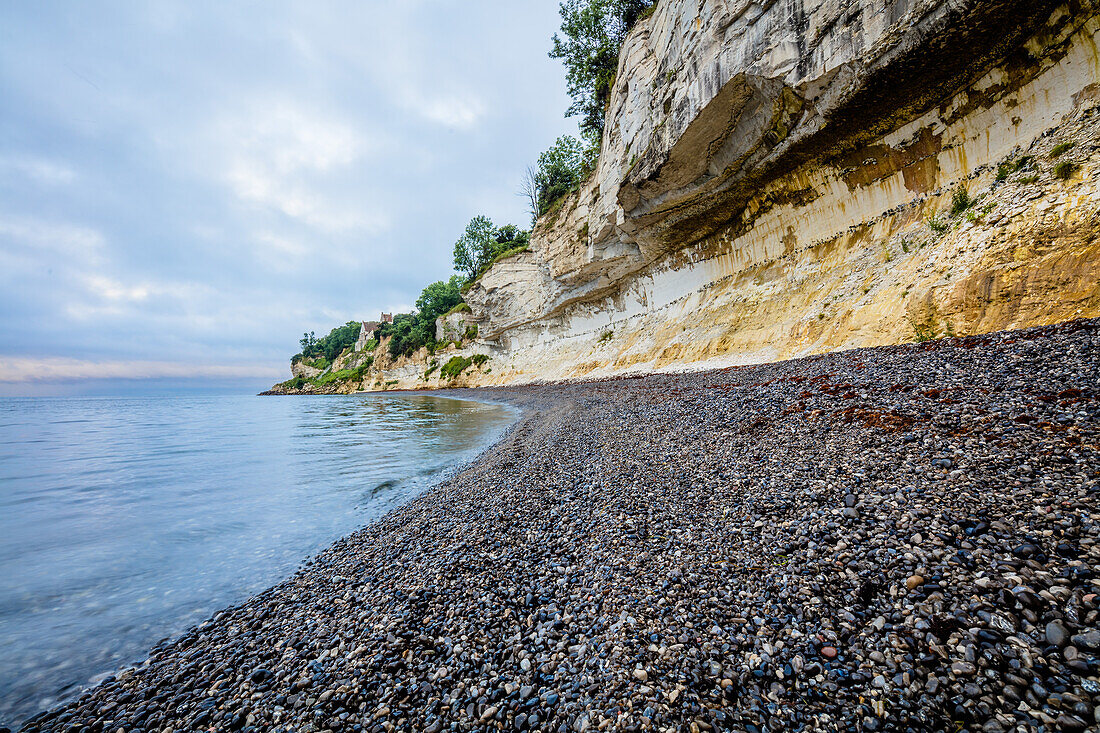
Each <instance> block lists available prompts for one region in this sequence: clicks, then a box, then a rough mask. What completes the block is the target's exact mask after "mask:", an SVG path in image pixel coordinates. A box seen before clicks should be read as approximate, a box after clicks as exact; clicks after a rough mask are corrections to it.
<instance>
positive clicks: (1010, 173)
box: [466, 0, 1100, 383]
mask: <svg viewBox="0 0 1100 733" xmlns="http://www.w3.org/2000/svg"><path fill="white" fill-rule="evenodd" d="M1098 37H1100V23H1098V4H1097V3H1096V2H1094V0H1082V1H1080V2H1072V3H1058V2H1040V1H1038V0H1032V1H1029V0H1012V1H1006V0H987V1H984V2H983V1H978V0H893V1H890V0H887V1H886V2H883V0H860V1H857V2H847V3H839V2H812V1H811V0H793V1H792V2H749V1H748V0H707V1H706V2H701V1H700V0H661V2H659V4H658V6H657V9H656V11H655V13H654V14H653V16H652V17H651V18H649V19H648V20H646V21H643V22H642V23H641V24H640V25H639V27H638V28H636V29H635V30H634V31H633V32H632V33H631V35H630V37H629V38H628V40H627V42H626V44H625V46H624V48H623V51H622V54H621V57H620V66H619V73H618V76H617V82H616V87H615V89H614V91H613V96H612V99H611V104H610V108H609V111H608V123H607V129H606V131H605V136H604V147H603V151H602V153H601V156H600V160H599V164H598V167H597V170H596V171H595V172H594V174H593V176H592V177H591V178H590V179H589V180H588V181H587V182H586V184H585V185H584V186H583V187H582V188H581V190H580V191H578V192H577V193H575V194H573V195H571V196H570V197H568V198H567V199H566V200H565V201H564V202H563V204H562V206H560V207H559V208H558V209H557V210H555V211H554V212H553V213H551V214H549V215H547V216H546V217H544V218H543V220H541V221H540V222H539V224H538V226H537V228H536V230H535V232H534V235H533V237H532V241H531V247H530V250H529V251H528V252H525V253H522V254H520V255H518V256H516V257H512V258H510V259H508V260H505V261H503V262H501V263H499V264H498V265H496V266H494V267H493V268H492V269H491V270H490V271H489V272H488V273H486V274H485V275H484V276H483V277H482V278H481V280H480V281H479V282H478V283H477V284H476V285H475V286H474V287H473V288H472V289H471V290H470V292H469V293H468V294H467V296H466V300H467V302H468V303H469V304H470V306H471V307H472V309H473V318H474V319H475V320H476V321H477V324H478V334H479V335H478V341H479V343H480V344H481V345H482V346H483V347H484V348H486V349H489V350H491V353H492V358H493V363H494V364H495V365H496V366H495V368H494V369H493V371H492V374H491V375H489V376H486V378H485V380H484V381H485V383H488V382H490V381H491V382H509V381H523V380H529V379H558V378H569V377H580V376H586V375H601V374H608V373H613V372H616V371H621V370H624V369H629V368H637V369H652V368H662V367H677V366H680V365H688V364H692V363H697V362H708V363H747V362H753V361H762V360H769V359H776V358H786V357H791V356H797V355H800V354H806V353H812V352H819V351H825V350H830V349H836V348H844V347H851V346H862V345H876V344H882V343H891V342H900V341H907V340H913V339H916V338H927V337H930V336H936V335H945V334H960V335H961V334H966V333H973V332H985V331H990V330H996V329H1001V328H1010V327H1015V326H1024V325H1031V324H1038V323H1050V322H1054V321H1059V320H1065V319H1067V318H1072V317H1075V316H1096V315H1100V290H1098V285H1097V283H1098V282H1100V264H1098V263H1100V249H1098V244H1097V242H1098V240H1097V233H1098V226H1100V225H1098V221H1100V191H1098V190H1097V184H1096V183H1095V182H1094V181H1093V178H1094V171H1095V167H1096V150H1097V141H1098V137H1100V131H1098V124H1100V123H1097V121H1096V116H1097V105H1098V101H1100V53H1098V51H1097V39H1098ZM1065 146H1072V147H1069V148H1068V149H1066V148H1065ZM1029 156H1030V157H1029ZM960 186H961V187H962V189H963V191H964V193H958V190H959V187H960ZM952 210H953V213H952Z"/></svg>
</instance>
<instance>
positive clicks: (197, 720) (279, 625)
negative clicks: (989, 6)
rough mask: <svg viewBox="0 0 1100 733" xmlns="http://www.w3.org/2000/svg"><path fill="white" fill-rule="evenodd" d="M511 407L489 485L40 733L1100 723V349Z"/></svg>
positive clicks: (417, 504) (83, 702)
mask: <svg viewBox="0 0 1100 733" xmlns="http://www.w3.org/2000/svg"><path fill="white" fill-rule="evenodd" d="M482 394H484V396H485V397H487V398H491V399H496V400H505V401H509V402H513V403H515V404H519V405H522V406H523V407H525V408H526V412H525V415H524V417H523V418H522V419H521V420H520V422H519V423H517V425H516V426H515V427H514V428H513V430H512V431H511V432H510V433H509V434H508V435H507V436H506V438H505V439H504V440H503V441H502V442H501V443H500V444H498V445H497V446H496V447H495V448H493V449H492V450H490V451H489V452H488V453H487V454H485V455H484V456H483V457H482V458H481V459H480V460H479V461H478V462H477V463H476V464H475V465H473V466H472V467H471V468H470V469H468V470H467V471H465V472H464V473H462V474H460V475H458V476H457V477H456V478H455V479H453V480H452V481H451V482H449V483H447V484H444V485H443V486H440V487H438V488H437V489H434V490H432V491H430V492H429V493H427V494H426V495H424V496H423V497H421V498H419V499H417V500H416V501H413V502H412V503H410V504H409V505H407V506H406V507H404V508H402V509H400V510H398V511H395V512H394V513H392V514H390V515H389V516H387V517H386V518H385V519H383V520H382V521H380V522H378V523H376V524H372V525H370V526H368V527H366V528H365V529H363V530H361V531H360V532H358V533H357V534H355V535H352V536H351V537H349V538H347V539H345V540H342V541H340V542H338V543H336V544H335V545H334V546H333V547H332V548H331V549H329V550H327V551H326V552H324V553H322V554H321V555H320V556H319V557H318V558H316V560H315V561H314V562H313V563H312V564H310V565H309V566H308V567H306V568H304V569H303V570H302V571H300V572H299V573H298V574H297V575H295V576H294V577H293V578H291V579H289V580H287V581H286V582H284V583H282V584H281V585H279V586H276V587H275V588H273V589H271V590H269V591H267V592H265V593H263V594H261V595H260V596H257V597H256V598H254V599H252V600H251V601H249V602H247V603H246V604H244V605H242V606H240V607H237V608H233V609H230V610H228V611H225V612H223V613H221V614H219V615H218V616H216V617H215V618H214V619H213V620H211V621H209V622H207V623H206V624H204V625H202V626H201V627H198V628H196V629H193V630H192V631H190V632H189V633H188V634H186V635H185V636H184V637H182V638H181V639H179V640H177V641H175V642H173V643H171V644H168V645H165V646H163V647H161V648H158V649H156V650H154V652H153V654H152V657H151V658H150V660H149V661H148V662H147V663H145V664H144V665H143V666H141V667H139V668H137V669H135V670H131V671H127V672H124V673H122V674H120V675H118V678H117V679H112V680H109V681H107V682H105V683H104V684H102V685H101V686H99V687H98V688H95V689H94V690H93V691H90V692H88V693H85V694H84V695H83V696H82V697H81V698H80V699H79V700H77V701H75V702H72V703H71V704H69V705H67V706H65V707H62V708H60V709H58V710H55V711H53V712H51V713H49V714H47V715H44V716H42V717H39V718H38V719H37V720H33V721H31V722H29V723H28V724H27V725H26V730H29V731H38V730H73V731H80V730H88V731H115V730H125V731H138V730H141V731H154V730H156V731H163V730H173V731H192V730H218V731H223V730H257V731H258V730H284V731H324V730H329V731H334V732H343V731H360V730H364V731H406V730H417V731H431V732H433V733H438V732H439V731H444V730H460V731H472V730H550V731H562V732H563V733H565V732H568V731H573V732H581V731H595V730H663V731H673V730H675V731H680V730H690V731H710V730H716V731H724V730H731V731H764V730H769V731H771V730H852V731H856V730H859V731H875V730H880V731H881V730H910V731H926V730H957V729H960V728H962V729H968V730H982V731H1009V730H1045V731H1051V730H1066V731H1082V730H1088V729H1093V730H1094V729H1096V726H1097V725H1098V723H1100V708H1098V707H1097V706H1098V704H1100V681H1098V673H1100V661H1098V657H1100V610H1098V609H1100V603H1098V595H1097V594H1098V593H1100V577H1098V576H1097V575H1096V572H1097V571H1096V568H1097V567H1098V566H1100V508H1098V504H1097V494H1098V491H1100V423H1098V419H1100V321H1087V322H1075V323H1070V324H1066V325H1063V326H1059V327H1053V328H1040V329H1031V330H1028V331H1019V332H1007V333H1002V334H996V335H993V336H988V337H970V338H965V339H951V340H947V341H941V342H930V343H926V344H918V345H908V346H898V347H885V348H877V349H865V350H859V351H850V352H845V353H837V354H831V355H825V356H820V357H811V358H807V359H801V360H797V361H790V362H784V363H778V364H771V365H764V366H757V367H743V368H736V369H730V370H723V371H717V372H707V373H698V374H687V375H661V376H651V377H645V378H637V379H624V380H619V381H611V382H597V383H589V384H572V385H561V386H545V387H524V388H511V389H500V390H487V391H485V392H483V393H482Z"/></svg>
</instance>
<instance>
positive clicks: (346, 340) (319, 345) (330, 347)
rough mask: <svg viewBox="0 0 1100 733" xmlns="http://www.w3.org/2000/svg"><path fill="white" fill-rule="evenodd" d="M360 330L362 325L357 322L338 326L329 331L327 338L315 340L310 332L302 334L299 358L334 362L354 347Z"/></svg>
mask: <svg viewBox="0 0 1100 733" xmlns="http://www.w3.org/2000/svg"><path fill="white" fill-rule="evenodd" d="M361 328H362V324H361V323H359V321H348V322H347V323H346V324H344V325H343V326H338V327H336V328H334V329H332V330H331V331H329V334H328V336H325V337H324V338H317V337H316V336H314V335H313V332H312V331H310V332H309V333H307V334H303V336H302V340H301V341H300V342H299V343H300V344H301V345H302V354H301V356H302V358H303V359H305V360H307V361H308V360H309V359H312V358H314V357H317V356H320V357H323V358H324V359H326V360H328V361H334V360H335V359H336V357H338V356H340V354H342V353H344V351H345V350H347V349H348V348H350V347H351V346H354V345H355V342H356V341H357V340H359V330H360V329H361Z"/></svg>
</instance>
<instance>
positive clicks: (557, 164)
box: [520, 135, 594, 221]
mask: <svg viewBox="0 0 1100 733" xmlns="http://www.w3.org/2000/svg"><path fill="white" fill-rule="evenodd" d="M592 164H594V161H589V160H588V159H587V158H586V154H585V149H584V146H583V145H582V144H581V141H580V140H578V139H577V138H575V137H573V136H572V135H563V136H561V137H559V138H558V139H557V141H556V142H555V143H554V145H553V147H551V148H550V149H549V150H546V151H544V152H543V153H542V155H540V156H539V162H538V165H537V166H536V167H534V168H528V169H527V173H526V177H525V179H524V182H523V188H522V190H521V192H520V193H521V194H522V195H523V196H524V197H526V198H527V201H528V204H529V205H530V207H531V219H532V221H533V220H536V219H538V218H539V217H540V216H542V215H543V214H545V213H546V212H547V211H549V210H550V207H551V206H553V204H554V202H555V201H557V200H558V199H560V198H561V197H562V196H564V195H565V194H567V193H569V192H570V191H571V190H573V188H575V187H576V186H578V185H579V184H580V182H581V181H582V180H583V179H584V177H585V175H587V173H588V169H589V168H590V166H591V165H592Z"/></svg>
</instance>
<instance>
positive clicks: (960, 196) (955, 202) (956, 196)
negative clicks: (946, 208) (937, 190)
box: [951, 186, 974, 219]
mask: <svg viewBox="0 0 1100 733" xmlns="http://www.w3.org/2000/svg"><path fill="white" fill-rule="evenodd" d="M973 203H974V199H972V198H970V192H969V191H967V190H966V187H965V186H959V187H958V188H956V189H955V190H954V191H953V192H952V193H951V218H952V219H954V218H955V217H957V216H959V215H960V214H962V213H963V212H964V211H966V210H967V209H969V208H970V206H971V205H972V204H973Z"/></svg>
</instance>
